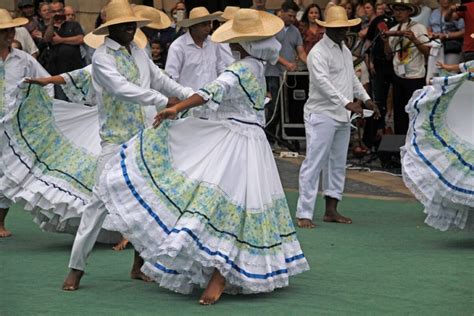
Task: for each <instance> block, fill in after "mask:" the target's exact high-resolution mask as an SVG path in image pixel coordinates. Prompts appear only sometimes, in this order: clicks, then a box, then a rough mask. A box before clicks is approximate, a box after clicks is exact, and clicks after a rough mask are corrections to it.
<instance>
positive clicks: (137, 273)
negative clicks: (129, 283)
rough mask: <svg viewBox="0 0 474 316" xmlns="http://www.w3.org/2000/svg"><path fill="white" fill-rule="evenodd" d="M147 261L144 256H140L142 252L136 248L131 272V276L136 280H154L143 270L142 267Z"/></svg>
mask: <svg viewBox="0 0 474 316" xmlns="http://www.w3.org/2000/svg"><path fill="white" fill-rule="evenodd" d="M144 263H145V262H144V261H143V258H142V257H140V254H139V253H138V252H137V251H136V250H135V252H134V254H133V266H132V271H131V272H130V277H131V278H132V279H134V280H142V281H145V282H151V281H153V280H152V279H151V278H149V277H147V276H146V275H145V273H143V272H142V271H141V268H142V266H143V264H144Z"/></svg>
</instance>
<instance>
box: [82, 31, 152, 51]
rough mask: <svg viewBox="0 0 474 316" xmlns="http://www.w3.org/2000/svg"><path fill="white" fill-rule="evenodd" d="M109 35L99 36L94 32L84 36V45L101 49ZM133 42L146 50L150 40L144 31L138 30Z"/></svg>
mask: <svg viewBox="0 0 474 316" xmlns="http://www.w3.org/2000/svg"><path fill="white" fill-rule="evenodd" d="M106 36H107V35H97V34H94V33H92V32H90V33H88V34H86V36H84V43H86V45H87V46H89V47H92V48H94V49H97V48H99V47H100V46H101V45H102V44H104V42H105V37H106ZM133 41H134V42H135V44H137V46H138V47H139V48H142V49H143V48H145V46H146V44H147V42H148V40H147V38H146V35H145V33H143V32H142V30H140V29H137V31H136V33H135V37H134V38H133Z"/></svg>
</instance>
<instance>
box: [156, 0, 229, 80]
mask: <svg viewBox="0 0 474 316" xmlns="http://www.w3.org/2000/svg"><path fill="white" fill-rule="evenodd" d="M221 13H222V12H215V13H212V14H210V13H209V11H208V10H207V9H206V8H204V7H196V8H194V9H192V10H191V12H190V13H189V18H188V19H184V20H182V21H180V22H178V26H179V27H187V28H188V29H189V30H188V32H186V33H185V34H183V35H181V36H180V37H178V38H177V39H176V40H175V41H174V42H173V43H172V44H171V46H170V47H169V50H168V57H167V60H166V65H165V71H166V72H167V73H168V74H169V75H170V76H171V78H173V79H174V80H176V81H177V82H178V83H180V84H182V85H183V86H185V87H190V88H193V89H199V88H200V87H202V86H203V85H205V84H206V83H209V82H211V81H213V80H214V79H216V78H217V76H218V75H220V74H221V73H222V72H223V71H224V69H225V67H226V65H225V64H224V62H223V61H222V58H221V56H220V50H219V44H217V43H214V42H212V41H211V37H210V36H209V34H210V33H211V30H212V24H211V21H213V20H216V19H217V18H218V17H220V16H221Z"/></svg>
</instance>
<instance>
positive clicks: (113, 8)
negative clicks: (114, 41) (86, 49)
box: [92, 0, 151, 35]
mask: <svg viewBox="0 0 474 316" xmlns="http://www.w3.org/2000/svg"><path fill="white" fill-rule="evenodd" d="M105 15H106V17H107V21H106V22H105V23H104V24H102V25H101V26H99V27H98V28H96V29H95V30H94V31H92V32H93V33H94V34H96V35H107V34H109V26H112V25H117V24H122V23H130V22H136V23H137V27H138V28H140V27H143V26H145V25H147V24H149V23H150V22H151V21H150V20H149V19H145V18H141V17H137V16H136V15H135V14H134V13H133V10H132V7H131V6H130V3H128V0H111V1H110V2H109V3H108V4H107V5H106V6H105Z"/></svg>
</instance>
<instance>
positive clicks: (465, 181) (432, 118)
mask: <svg viewBox="0 0 474 316" xmlns="http://www.w3.org/2000/svg"><path fill="white" fill-rule="evenodd" d="M473 67H474V62H470V63H466V64H463V65H462V66H461V69H463V70H464V71H468V69H469V68H473ZM473 70H474V69H473ZM471 71H472V70H471ZM473 100H474V73H473V72H467V73H462V74H459V75H454V76H449V77H437V78H433V84H432V85H431V86H426V87H424V88H423V89H421V90H418V91H417V92H415V94H414V95H413V97H412V98H411V100H410V102H409V103H408V105H407V107H406V111H407V112H408V113H409V115H410V126H409V130H408V134H407V139H406V144H405V146H404V147H402V151H401V154H402V173H403V180H404V181H405V184H406V185H407V187H408V188H409V189H410V190H411V191H412V192H413V194H414V195H415V196H416V198H417V199H418V200H420V202H421V203H423V205H424V207H425V210H424V212H425V213H426V214H427V216H426V219H425V223H426V224H428V225H429V226H432V227H434V228H437V229H439V230H442V231H445V230H448V229H451V228H456V229H466V230H472V229H474V124H473V118H474V101H473Z"/></svg>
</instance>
